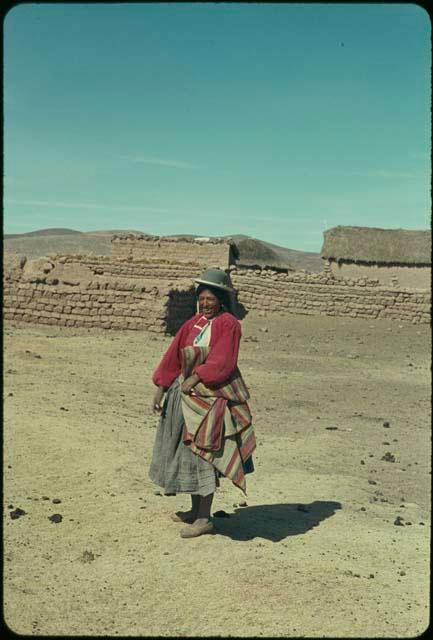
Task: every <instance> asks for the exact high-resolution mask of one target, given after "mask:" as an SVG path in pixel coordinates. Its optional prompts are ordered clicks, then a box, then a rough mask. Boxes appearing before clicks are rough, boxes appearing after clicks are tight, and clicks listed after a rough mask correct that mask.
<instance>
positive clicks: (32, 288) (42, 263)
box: [3, 254, 200, 333]
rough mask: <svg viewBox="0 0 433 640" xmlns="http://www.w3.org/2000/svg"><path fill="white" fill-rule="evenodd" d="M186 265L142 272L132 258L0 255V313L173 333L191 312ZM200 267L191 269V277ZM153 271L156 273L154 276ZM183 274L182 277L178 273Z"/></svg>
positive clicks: (56, 322)
mask: <svg viewBox="0 0 433 640" xmlns="http://www.w3.org/2000/svg"><path fill="white" fill-rule="evenodd" d="M190 269H191V268H190V267H189V268H187V269H185V270H183V268H179V270H178V272H177V274H176V275H175V276H174V277H173V274H172V273H170V275H171V277H170V279H168V278H167V272H166V268H165V266H162V267H161V268H160V271H159V273H158V269H157V267H156V268H155V271H152V270H151V271H150V274H149V273H148V272H146V275H143V273H144V272H143V265H142V263H138V265H137V269H136V271H135V272H134V273H133V274H132V276H131V268H130V262H129V261H125V260H123V261H122V260H120V261H110V258H107V257H106V256H100V257H95V258H90V257H89V256H55V257H50V258H43V259H38V260H32V261H28V262H27V261H26V259H25V257H23V256H19V257H13V256H12V257H11V256H7V254H5V256H4V271H3V276H4V278H3V309H4V318H5V319H7V320H12V321H13V322H17V323H20V322H29V323H32V324H47V325H59V326H67V327H84V328H89V329H94V328H97V329H116V330H125V329H130V330H146V331H151V332H156V333H164V332H166V331H169V332H175V331H176V330H177V329H178V328H179V326H180V324H182V322H183V319H184V318H186V317H190V316H191V315H192V313H194V311H195V299H194V295H193V288H192V285H191V280H192V278H191V270H190ZM199 271H200V269H198V270H197V268H196V269H195V270H194V277H195V276H196V275H197V273H198V272H199ZM155 273H156V276H155ZM185 274H186V275H187V279H185V278H184V277H183V276H184V275H185Z"/></svg>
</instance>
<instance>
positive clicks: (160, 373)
mask: <svg viewBox="0 0 433 640" xmlns="http://www.w3.org/2000/svg"><path fill="white" fill-rule="evenodd" d="M194 321H195V316H193V317H192V318H190V319H189V320H187V321H186V322H184V323H183V325H182V326H181V328H180V329H179V330H178V332H177V333H176V335H175V337H174V338H173V340H172V341H171V344H170V346H169V348H168V349H167V351H166V352H165V354H164V355H163V357H162V359H161V361H160V363H159V365H158V366H157V368H156V369H155V371H154V374H153V376H152V381H153V383H154V384H156V385H157V386H158V387H165V388H167V389H168V387H169V386H170V385H171V383H172V382H173V381H174V380H175V379H176V378H177V376H178V375H179V374H180V368H181V365H180V357H179V350H180V348H181V347H183V346H184V342H185V339H186V336H187V335H188V333H189V330H190V328H191V324H192V323H194Z"/></svg>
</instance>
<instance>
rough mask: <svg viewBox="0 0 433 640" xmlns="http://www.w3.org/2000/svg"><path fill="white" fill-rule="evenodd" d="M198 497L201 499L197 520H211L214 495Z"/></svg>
mask: <svg viewBox="0 0 433 640" xmlns="http://www.w3.org/2000/svg"><path fill="white" fill-rule="evenodd" d="M197 497H198V498H199V503H198V511H197V520H209V518H210V510H211V506H212V500H213V497H214V494H213V493H210V494H209V495H208V496H197ZM197 520H196V522H197Z"/></svg>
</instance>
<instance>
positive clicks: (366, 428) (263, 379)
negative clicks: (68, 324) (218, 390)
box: [3, 313, 431, 638]
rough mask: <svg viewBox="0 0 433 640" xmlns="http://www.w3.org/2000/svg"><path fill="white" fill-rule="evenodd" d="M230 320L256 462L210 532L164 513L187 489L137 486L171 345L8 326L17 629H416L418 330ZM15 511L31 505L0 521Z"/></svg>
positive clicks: (427, 405) (422, 598) (424, 561)
mask: <svg viewBox="0 0 433 640" xmlns="http://www.w3.org/2000/svg"><path fill="white" fill-rule="evenodd" d="M242 325H243V342H242V345H241V352H240V358H239V366H240V369H241V371H242V373H243V375H244V378H245V381H246V382H247V384H248V385H249V388H250V391H251V396H252V399H251V409H252V412H253V415H254V418H255V425H256V435H257V439H258V447H257V450H256V453H255V456H254V460H255V467H256V471H255V473H253V474H251V475H249V476H247V492H248V494H247V497H246V498H245V497H244V496H243V494H242V493H241V492H240V491H239V490H238V489H236V488H235V487H234V486H233V485H232V484H231V483H230V482H229V481H227V480H223V482H222V485H221V488H220V490H219V492H218V493H217V495H216V498H215V502H214V508H213V512H215V511H218V510H224V511H225V512H227V514H229V516H230V517H228V518H227V517H224V518H221V517H220V518H216V517H215V518H214V521H215V525H216V527H217V531H218V533H217V534H216V535H207V536H202V537H199V538H195V539H190V540H184V539H182V538H180V537H179V529H180V528H181V527H182V526H183V525H178V524H175V523H174V522H172V521H171V520H170V519H169V514H170V513H171V512H172V511H175V510H177V509H179V508H187V507H188V503H189V499H188V497H187V496H185V495H179V496H176V497H174V498H173V497H166V496H162V495H159V494H158V490H159V488H158V487H156V486H154V485H152V483H151V482H150V481H149V479H148V466H149V462H150V458H151V452H152V445H153V440H154V436H155V428H156V424H157V417H155V416H154V415H152V414H151V413H150V411H149V406H150V402H151V397H152V393H153V387H152V384H151V382H150V376H151V372H152V370H153V369H154V368H155V366H156V364H157V362H158V360H159V358H160V356H161V355H162V353H163V351H164V350H165V349H166V347H167V346H168V344H169V341H170V338H168V337H162V336H161V337H158V336H154V335H149V334H145V333H123V334H121V333H101V334H98V335H95V334H90V333H87V332H86V331H84V330H83V331H81V332H79V331H77V330H75V331H74V330H69V331H67V330H64V329H62V330H59V329H57V328H53V327H47V328H43V327H41V328H36V327H32V328H30V327H20V328H16V327H15V328H14V327H11V326H7V325H6V327H5V331H4V336H5V340H4V343H5V347H4V350H5V361H4V382H5V385H4V405H5V412H4V416H5V420H4V494H3V500H4V518H5V525H4V555H5V557H4V560H5V562H4V616H5V620H6V622H7V624H8V625H9V627H10V628H11V629H12V630H13V631H15V632H16V633H19V634H33V635H59V634H61V635H72V636H75V635H95V636H99V635H110V636H115V635H131V636H155V635H156V636H199V637H206V636H223V637H228V636H230V635H232V636H244V637H256V636H265V637H266V636H282V637H296V636H297V637H299V636H307V637H388V638H389V637H412V636H415V635H417V634H420V633H421V632H422V631H424V630H425V628H426V627H427V625H428V621H429V613H430V612H429V581H430V565H429V559H430V501H431V498H430V484H431V482H430V480H431V478H430V473H431V471H430V468H431V466H430V465H431V460H430V451H431V444H430V423H431V397H430V384H431V374H430V327H429V326H420V325H417V326H416V325H411V324H403V323H400V324H399V323H398V322H395V321H394V322H392V321H385V320H383V321H374V322H372V321H369V320H365V321H363V320H357V319H342V318H331V317H311V316H286V317H285V318H283V317H280V316H277V315H275V316H271V315H268V316H266V317H260V316H259V315H258V314H253V313H250V314H249V315H247V317H246V318H245V319H244V320H243V322H242ZM243 500H246V502H247V506H243V507H240V506H236V505H238V504H239V502H242V501H243ZM16 509H22V510H23V511H25V514H24V515H21V516H20V517H16V518H12V517H11V515H13V514H14V512H15V510H16ZM18 513H19V512H18ZM55 514H60V515H61V516H62V519H61V521H60V522H53V521H51V520H50V519H49V518H50V517H51V516H53V515H55ZM55 519H56V518H54V520H55ZM397 522H400V524H396V523H397Z"/></svg>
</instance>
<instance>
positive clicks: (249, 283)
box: [230, 265, 431, 324]
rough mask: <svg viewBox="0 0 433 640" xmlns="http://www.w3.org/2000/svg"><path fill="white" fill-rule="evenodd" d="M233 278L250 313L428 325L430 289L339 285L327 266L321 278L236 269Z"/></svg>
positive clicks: (353, 282) (356, 282)
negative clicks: (257, 311) (401, 321)
mask: <svg viewBox="0 0 433 640" xmlns="http://www.w3.org/2000/svg"><path fill="white" fill-rule="evenodd" d="M230 276H231V279H232V282H233V285H234V287H235V288H236V289H237V290H238V302H239V303H240V304H241V305H243V306H244V307H245V309H247V310H250V309H257V310H268V311H276V312H279V313H280V314H282V315H285V314H287V313H294V314H300V315H327V316H350V317H353V318H356V317H357V318H370V319H374V318H389V319H395V320H404V321H408V322H413V323H414V324H416V323H427V322H430V305H431V294H430V291H429V290H425V289H418V290H409V289H403V288H402V287H390V286H386V285H382V284H381V283H379V282H378V281H377V280H372V279H368V278H362V279H348V280H341V279H338V280H337V279H336V278H334V276H333V274H332V271H331V269H330V268H329V266H328V265H325V269H324V271H323V272H322V273H305V272H300V271H298V272H288V273H284V272H282V273H281V272H277V271H273V270H272V269H245V268H232V269H231V270H230Z"/></svg>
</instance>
